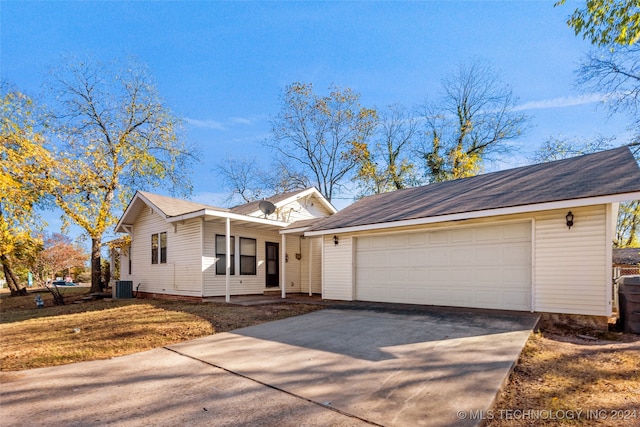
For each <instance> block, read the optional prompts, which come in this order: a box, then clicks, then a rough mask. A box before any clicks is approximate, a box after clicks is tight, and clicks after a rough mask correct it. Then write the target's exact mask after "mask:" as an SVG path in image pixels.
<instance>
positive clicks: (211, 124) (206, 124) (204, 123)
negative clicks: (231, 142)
mask: <svg viewBox="0 0 640 427" xmlns="http://www.w3.org/2000/svg"><path fill="white" fill-rule="evenodd" d="M185 121H186V122H187V123H189V124H190V125H191V126H195V127H198V128H206V129H215V130H226V127H225V125H224V124H223V123H221V122H218V121H215V120H198V119H190V118H188V117H187V118H186V119H185Z"/></svg>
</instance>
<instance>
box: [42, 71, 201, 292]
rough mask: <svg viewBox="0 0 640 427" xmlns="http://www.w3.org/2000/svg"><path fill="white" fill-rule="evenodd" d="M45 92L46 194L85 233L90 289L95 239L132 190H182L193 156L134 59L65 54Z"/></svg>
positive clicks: (97, 284) (94, 286)
mask: <svg viewBox="0 0 640 427" xmlns="http://www.w3.org/2000/svg"><path fill="white" fill-rule="evenodd" d="M50 94H51V95H52V96H53V101H52V113H51V115H50V117H49V120H50V124H51V132H52V139H55V142H56V145H57V150H56V157H57V160H58V164H59V166H58V167H57V168H56V169H55V171H54V175H55V178H56V183H57V185H56V187H55V191H54V196H55V198H56V202H57V204H58V206H59V207H60V208H61V209H62V211H63V212H64V214H65V216H66V218H67V219H68V220H69V221H71V222H73V223H75V224H77V225H79V226H80V227H82V228H83V229H84V230H85V232H86V234H87V235H88V236H89V238H90V239H91V290H92V291H93V292H98V291H100V290H101V289H102V287H103V284H102V283H101V274H100V272H101V271H100V270H101V246H102V238H103V236H104V234H105V232H106V231H107V230H109V229H111V228H112V227H113V226H114V225H115V223H116V222H117V219H118V215H120V214H121V213H122V211H123V209H124V207H125V206H126V204H127V203H128V201H129V200H130V199H131V197H132V195H133V193H134V192H135V190H138V189H147V188H154V187H159V186H164V188H167V189H169V190H171V191H172V192H179V193H180V192H181V193H183V194H186V193H188V192H190V190H191V187H190V178H189V174H190V167H189V163H190V162H191V161H192V160H193V159H194V158H195V157H194V156H193V155H192V152H193V150H192V149H190V148H189V147H188V146H187V145H186V144H185V143H184V142H182V141H181V140H180V138H179V135H178V134H179V129H180V126H181V121H180V120H179V119H178V118H177V117H176V116H175V115H173V113H172V112H171V111H170V109H169V108H168V107H167V106H166V105H165V104H164V101H163V100H162V98H161V97H160V95H159V94H158V92H157V90H156V88H155V85H154V84H153V82H152V79H151V76H150V74H149V72H148V70H147V68H146V67H145V66H144V65H142V64H139V63H137V62H136V61H133V60H127V61H124V62H122V61H121V62H115V63H110V64H107V65H105V64H102V63H100V62H98V61H95V60H92V59H89V60H79V59H76V58H71V59H68V60H65V61H63V63H62V65H61V66H60V67H59V68H58V69H56V70H54V71H53V74H52V80H51V85H50Z"/></svg>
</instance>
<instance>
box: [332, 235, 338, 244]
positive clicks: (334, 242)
mask: <svg viewBox="0 0 640 427" xmlns="http://www.w3.org/2000/svg"><path fill="white" fill-rule="evenodd" d="M333 244H334V245H337V244H338V236H333Z"/></svg>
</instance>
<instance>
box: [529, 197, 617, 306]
mask: <svg viewBox="0 0 640 427" xmlns="http://www.w3.org/2000/svg"><path fill="white" fill-rule="evenodd" d="M606 209H607V206H606V205H599V206H590V207H584V208H575V209H571V212H572V213H573V214H574V225H573V227H571V229H568V227H567V226H566V224H565V222H566V220H565V215H566V214H567V212H568V209H564V210H555V211H549V212H542V213H538V214H537V215H536V216H535V290H534V298H535V311H539V312H551V313H568V314H586V315H598V316H608V315H610V314H611V279H610V278H608V272H609V271H610V266H608V265H607V259H610V255H609V256H607V254H608V253H609V252H611V250H612V244H611V241H610V240H608V239H607V234H609V233H607V226H608V224H607V223H606Z"/></svg>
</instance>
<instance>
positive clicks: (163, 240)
mask: <svg viewBox="0 0 640 427" xmlns="http://www.w3.org/2000/svg"><path fill="white" fill-rule="evenodd" d="M160 263H161V264H166V263H167V233H166V232H164V233H160Z"/></svg>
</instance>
